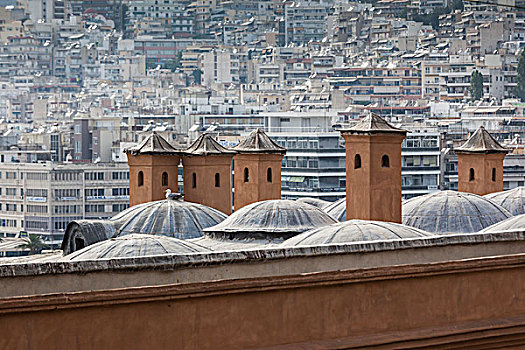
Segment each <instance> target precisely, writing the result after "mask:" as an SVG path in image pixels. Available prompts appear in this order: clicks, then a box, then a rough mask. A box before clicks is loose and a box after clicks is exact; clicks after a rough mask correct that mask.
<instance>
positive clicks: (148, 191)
mask: <svg viewBox="0 0 525 350" xmlns="http://www.w3.org/2000/svg"><path fill="white" fill-rule="evenodd" d="M179 163H180V158H179V156H177V155H169V156H162V155H139V156H133V155H131V154H128V164H129V205H130V206H134V205H137V204H141V203H146V202H151V201H156V200H161V199H164V198H166V190H167V189H168V188H169V189H171V190H172V191H173V192H177V191H178V187H179V186H178V167H179ZM139 171H142V172H143V173H144V185H143V186H139V185H138V174H139ZM163 172H166V173H167V174H168V185H167V186H162V173H163Z"/></svg>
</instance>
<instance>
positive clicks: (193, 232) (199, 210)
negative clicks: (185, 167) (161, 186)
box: [62, 199, 226, 255]
mask: <svg viewBox="0 0 525 350" xmlns="http://www.w3.org/2000/svg"><path fill="white" fill-rule="evenodd" d="M225 218H226V215H225V214H223V213H222V212H220V211H218V210H215V209H213V208H210V207H207V206H205V205H202V204H197V203H191V202H185V201H182V200H175V199H164V200H160V201H155V202H147V203H143V204H139V205H135V206H133V207H131V208H128V209H126V210H124V211H122V212H121V213H119V214H117V215H115V216H114V217H112V218H111V219H109V220H78V221H72V222H71V223H69V225H68V226H67V228H66V232H65V234H64V239H63V241H62V250H63V251H64V254H65V255H67V254H70V253H72V252H74V251H77V250H79V249H82V248H84V247H87V246H89V245H91V244H94V243H96V242H100V241H103V240H106V239H108V238H112V237H118V236H125V235H129V234H135V233H136V234H155V235H163V236H170V237H174V238H178V239H190V238H197V237H202V235H203V232H202V230H203V229H205V228H207V227H210V226H215V225H217V224H218V223H220V222H221V221H223V220H224V219H225Z"/></svg>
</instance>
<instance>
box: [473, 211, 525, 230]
mask: <svg viewBox="0 0 525 350" xmlns="http://www.w3.org/2000/svg"><path fill="white" fill-rule="evenodd" d="M503 231H525V214H521V215H516V216H512V217H510V218H508V219H506V220H503V221H500V222H498V223H496V224H494V225H492V226H489V227H487V228H485V229H484V230H482V231H481V232H482V233H496V232H503Z"/></svg>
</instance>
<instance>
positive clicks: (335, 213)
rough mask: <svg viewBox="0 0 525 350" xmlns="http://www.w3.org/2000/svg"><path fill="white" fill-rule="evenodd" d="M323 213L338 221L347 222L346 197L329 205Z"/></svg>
mask: <svg viewBox="0 0 525 350" xmlns="http://www.w3.org/2000/svg"><path fill="white" fill-rule="evenodd" d="M323 211H324V212H325V213H327V214H328V215H330V216H331V217H333V218H334V219H336V220H338V221H346V197H345V198H341V199H339V200H337V201H335V202H333V203H332V204H330V205H327V206H326V207H324V208H323Z"/></svg>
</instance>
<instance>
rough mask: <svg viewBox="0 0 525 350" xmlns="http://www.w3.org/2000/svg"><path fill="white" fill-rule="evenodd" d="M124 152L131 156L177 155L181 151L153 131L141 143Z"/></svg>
mask: <svg viewBox="0 0 525 350" xmlns="http://www.w3.org/2000/svg"><path fill="white" fill-rule="evenodd" d="M124 152H126V153H129V154H131V155H133V156H138V155H145V154H159V155H178V154H180V153H181V152H182V150H178V149H176V148H175V147H173V146H172V145H171V144H170V143H169V142H168V141H166V139H165V138H164V137H162V136H161V135H159V134H157V133H156V132H155V131H153V132H152V133H151V134H150V135H149V136H148V137H146V138H145V139H144V140H142V142H141V143H139V144H138V145H135V146H132V147H128V148H126V149H125V150H124Z"/></svg>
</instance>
